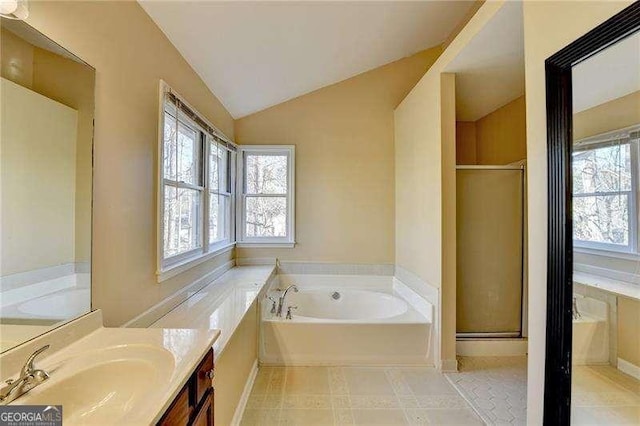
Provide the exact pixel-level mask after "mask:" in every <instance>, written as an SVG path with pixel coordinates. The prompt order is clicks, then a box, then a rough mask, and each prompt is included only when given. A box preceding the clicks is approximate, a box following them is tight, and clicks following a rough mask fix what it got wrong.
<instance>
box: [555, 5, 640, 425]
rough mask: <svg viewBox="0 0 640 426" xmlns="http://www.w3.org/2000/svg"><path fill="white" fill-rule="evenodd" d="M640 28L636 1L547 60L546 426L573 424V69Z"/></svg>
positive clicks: (638, 7)
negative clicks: (571, 421)
mask: <svg viewBox="0 0 640 426" xmlns="http://www.w3.org/2000/svg"><path fill="white" fill-rule="evenodd" d="M638 30H640V1H638V2H635V3H633V4H631V5H630V6H629V7H627V8H626V9H624V10H623V11H621V12H620V13H618V14H617V15H615V16H613V17H612V18H611V19H609V20H607V21H606V22H604V23H602V24H601V25H599V26H597V27H596V28H594V29H593V30H591V31H589V32H588V33H587V34H585V35H584V36H582V37H580V38H579V39H577V40H576V41H574V42H573V43H571V44H569V45H568V46H567V47H565V48H564V49H562V50H560V51H559V52H557V53H556V54H554V55H553V56H551V57H549V58H548V59H547V60H546V61H545V70H546V95H547V165H548V183H547V190H548V195H547V201H548V206H547V212H548V228H547V237H548V239H547V332H546V356H545V361H546V362H545V383H544V416H543V419H544V420H543V421H544V424H545V425H568V424H569V423H570V420H571V344H572V325H573V324H572V312H571V311H572V297H573V222H572V214H571V212H572V188H571V151H572V141H573V138H572V133H573V102H572V91H571V90H572V86H571V70H572V68H573V67H574V66H575V65H577V64H578V63H580V62H582V61H584V60H586V59H588V58H590V57H591V56H593V55H595V54H597V53H598V52H600V51H602V50H603V49H606V48H607V47H609V46H611V45H612V44H615V43H617V42H618V41H620V40H622V39H624V38H626V37H628V36H630V35H631V34H633V33H635V32H637V31H638Z"/></svg>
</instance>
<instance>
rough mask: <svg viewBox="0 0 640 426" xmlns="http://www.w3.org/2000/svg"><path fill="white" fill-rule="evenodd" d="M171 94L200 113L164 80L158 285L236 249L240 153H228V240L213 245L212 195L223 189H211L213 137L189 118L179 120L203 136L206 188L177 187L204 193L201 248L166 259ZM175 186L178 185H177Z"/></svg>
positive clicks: (218, 133)
mask: <svg viewBox="0 0 640 426" xmlns="http://www.w3.org/2000/svg"><path fill="white" fill-rule="evenodd" d="M168 92H171V93H172V94H173V95H174V96H176V97H177V98H178V99H179V100H180V102H181V103H182V104H184V105H185V106H186V107H188V108H189V109H190V110H191V111H194V112H196V110H195V109H194V108H193V107H191V106H190V105H189V104H188V103H187V102H186V101H185V100H184V98H183V97H181V96H180V95H178V94H177V93H176V92H175V91H174V90H173V89H171V87H169V85H167V84H166V83H165V82H164V81H162V80H160V91H159V95H160V96H159V120H158V147H157V152H158V157H157V164H156V168H157V177H156V179H157V191H156V195H157V199H156V206H157V208H156V212H157V214H156V223H157V229H156V240H157V241H156V245H157V267H156V277H157V281H158V282H162V281H165V280H167V279H169V278H171V277H173V276H176V275H178V274H180V273H182V272H184V271H186V270H188V269H190V268H193V267H194V266H196V265H198V264H200V263H203V262H205V261H207V260H209V259H211V258H213V257H214V256H217V255H219V254H222V253H225V252H228V251H230V250H232V249H233V247H234V246H235V228H236V226H235V214H234V212H235V204H236V199H235V197H236V196H235V193H236V190H235V183H236V177H235V173H236V170H235V163H236V159H235V157H236V153H235V152H234V151H232V150H227V152H228V158H229V159H228V161H229V176H227V179H228V180H229V182H230V185H231V191H230V192H226V191H225V192H224V195H228V196H229V203H230V204H229V220H228V223H227V228H228V229H227V236H228V237H227V238H225V239H224V240H219V241H216V242H215V243H213V244H209V205H210V203H209V197H210V196H211V193H212V191H213V192H214V193H216V191H217V190H219V188H216V190H213V189H212V188H211V187H210V180H209V151H210V145H211V144H210V142H211V139H212V136H211V135H210V132H209V131H207V130H206V129H204V128H202V127H201V126H199V125H198V124H197V123H195V122H194V121H193V120H189V118H188V117H179V119H180V120H181V121H185V122H186V123H187V125H189V127H192V128H194V129H195V130H197V131H198V132H199V135H201V136H200V138H199V139H200V143H201V145H202V146H201V150H200V151H201V154H200V155H201V158H200V168H201V173H202V187H200V186H197V188H196V186H194V185H190V184H187V183H184V182H180V183H178V184H177V185H178V186H179V187H182V186H185V187H189V188H191V187H193V189H198V190H199V191H201V206H200V223H199V226H200V229H201V232H200V235H199V240H200V247H198V248H195V249H193V250H189V251H187V252H183V253H179V254H177V255H174V256H171V257H167V258H165V256H164V188H165V178H164V125H165V100H166V94H167V93H168ZM198 119H200V120H202V121H203V122H204V123H206V125H208V126H209V127H210V128H211V129H214V130H215V132H216V136H217V137H220V138H222V139H224V140H225V142H226V143H228V144H229V145H231V146H233V147H235V148H236V149H237V146H236V145H235V144H233V143H232V142H231V141H230V140H229V139H228V138H227V137H226V136H224V134H223V133H222V132H221V131H219V130H218V129H217V128H215V126H213V125H212V124H210V123H209V122H208V121H207V120H206V119H204V118H203V116H202V115H201V114H198ZM174 183H175V182H174Z"/></svg>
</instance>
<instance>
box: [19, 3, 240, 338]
mask: <svg viewBox="0 0 640 426" xmlns="http://www.w3.org/2000/svg"><path fill="white" fill-rule="evenodd" d="M27 21H28V23H29V24H30V25H32V26H33V27H35V28H36V29H38V30H40V31H41V32H43V33H44V34H45V35H47V36H49V37H51V38H52V39H53V40H55V41H56V42H58V43H60V44H61V45H62V46H64V47H65V48H67V49H69V50H70V51H71V52H73V53H74V54H76V55H78V56H79V57H80V58H82V59H83V60H85V61H86V62H87V63H89V64H90V65H92V66H93V67H95V69H96V92H95V94H96V98H95V99H96V101H95V123H96V125H95V167H94V217H93V219H94V223H93V231H94V232H93V265H92V266H93V283H92V302H93V306H94V307H96V308H101V309H103V311H104V318H105V324H106V325H109V326H116V325H120V324H122V323H124V322H126V321H127V320H129V319H131V318H132V317H134V316H136V315H138V314H140V313H141V312H143V311H144V310H146V309H147V308H149V307H151V306H152V305H154V304H156V303H158V302H159V301H161V300H163V299H164V298H166V297H167V296H169V295H171V294H173V293H175V292H176V291H178V290H179V289H181V288H182V287H184V286H185V285H187V284H189V283H191V282H193V280H194V279H197V278H198V277H200V276H202V275H203V274H204V273H206V272H208V271H210V270H212V269H213V268H214V267H215V266H217V265H219V264H221V263H222V262H224V261H226V260H229V259H231V258H232V256H233V253H227V254H225V255H224V256H222V257H221V258H218V259H215V260H212V261H209V262H205V263H203V264H201V265H198V266H197V267H195V268H192V269H191V270H189V271H188V272H185V273H183V274H180V275H178V276H176V277H174V278H172V279H170V280H167V281H165V282H163V283H161V284H158V283H157V282H156V276H155V269H156V223H155V222H156V221H155V217H156V178H155V177H156V147H157V142H158V140H157V129H158V86H159V80H160V79H164V80H165V81H167V83H168V84H169V85H170V86H172V87H173V88H174V89H176V90H177V91H178V92H179V93H180V94H181V95H183V96H184V97H185V98H186V99H187V100H188V101H189V103H190V104H191V105H193V106H194V107H195V108H196V109H198V110H199V111H200V112H201V113H202V114H204V115H205V116H206V117H207V118H208V119H209V120H210V121H211V122H212V123H213V124H215V125H216V126H218V127H219V128H220V129H221V130H222V131H223V132H225V133H226V134H227V136H229V137H233V119H232V117H231V116H230V115H229V113H228V112H227V111H226V110H225V109H224V107H223V106H222V104H221V103H220V102H219V101H218V100H217V99H216V97H215V96H214V95H213V94H212V93H211V92H210V91H209V89H208V88H207V87H206V85H205V84H204V83H203V82H202V80H201V79H200V78H199V77H198V76H197V74H196V73H195V72H194V71H193V69H191V67H190V66H189V65H188V64H187V62H186V61H185V60H184V58H183V57H182V56H181V55H180V54H179V52H178V51H177V50H176V49H175V48H174V47H173V45H172V44H171V42H169V40H168V39H167V38H166V37H165V36H164V34H163V33H162V31H160V29H159V28H158V27H157V26H156V25H155V24H154V23H153V21H152V20H151V18H149V16H148V15H147V14H146V13H145V12H144V11H143V10H142V8H141V7H140V6H139V5H138V4H137V3H136V2H90V1H81V2H47V1H33V2H30V16H29V18H28V20H27Z"/></svg>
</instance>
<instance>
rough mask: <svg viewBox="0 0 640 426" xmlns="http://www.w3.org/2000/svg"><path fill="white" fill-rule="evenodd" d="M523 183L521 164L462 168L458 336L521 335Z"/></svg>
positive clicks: (459, 176)
mask: <svg viewBox="0 0 640 426" xmlns="http://www.w3.org/2000/svg"><path fill="white" fill-rule="evenodd" d="M523 179H524V170H523V169H522V168H520V167H519V166H515V167H514V166H458V170H457V175H456V183H457V195H456V198H457V208H456V211H457V218H456V219H457V233H456V234H457V262H456V265H457V266H456V272H457V294H456V297H457V299H456V304H457V309H456V317H457V321H456V324H457V326H456V328H457V330H456V331H457V333H458V337H471V336H476V337H477V336H503V337H518V336H520V335H521V332H522V293H523V288H522V279H523V276H522V275H523V274H522V268H523V219H524V216H523V215H524V205H523V197H524V194H523V191H524V189H523V188H524V185H523Z"/></svg>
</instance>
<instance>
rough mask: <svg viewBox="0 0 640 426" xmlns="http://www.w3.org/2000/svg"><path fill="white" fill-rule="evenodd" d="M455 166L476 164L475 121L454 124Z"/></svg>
mask: <svg viewBox="0 0 640 426" xmlns="http://www.w3.org/2000/svg"><path fill="white" fill-rule="evenodd" d="M456 164H463V165H468V164H478V163H477V155H476V122H475V121H457V122H456Z"/></svg>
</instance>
